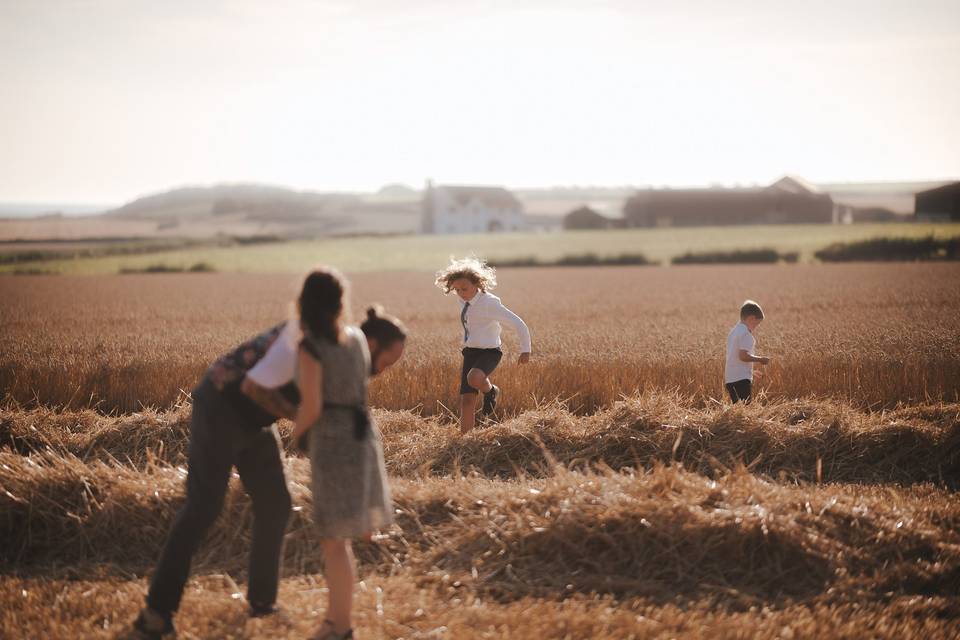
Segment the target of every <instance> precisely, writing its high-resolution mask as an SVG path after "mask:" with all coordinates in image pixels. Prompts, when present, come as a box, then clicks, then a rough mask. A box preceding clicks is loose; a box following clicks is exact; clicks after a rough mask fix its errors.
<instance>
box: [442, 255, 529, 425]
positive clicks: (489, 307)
mask: <svg viewBox="0 0 960 640" xmlns="http://www.w3.org/2000/svg"><path fill="white" fill-rule="evenodd" d="M436 285H437V286H438V287H440V289H441V290H442V291H443V292H444V293H450V292H456V294H457V297H459V298H460V324H461V326H462V329H463V367H462V368H461V373H460V432H461V433H467V432H469V431H470V430H471V429H473V427H474V425H475V424H476V415H475V414H476V410H477V404H478V403H479V396H480V394H483V405H482V407H481V409H480V412H481V413H482V414H483V415H484V416H489V415H491V414H492V413H493V411H494V409H496V407H497V398H498V396H499V395H500V388H499V387H498V386H496V385H495V384H493V383H492V382H490V377H489V376H490V374H492V373H493V370H494V369H496V368H497V365H498V364H500V358H502V357H503V353H502V352H501V351H500V345H501V342H500V331H501V327H500V323H501V322H507V323H509V324H510V325H512V326H513V328H514V330H515V331H516V332H517V335H518V336H519V338H520V357H519V358H518V360H517V361H518V362H519V363H520V364H526V363H527V362H529V361H530V348H531V347H530V330H529V329H528V328H527V325H526V324H525V323H524V321H523V320H521V319H520V317H519V316H518V315H517V314H515V313H514V312H512V311H510V309H507V308H506V307H505V306H503V303H502V302H500V298H498V297H497V296H495V295H493V294H491V293H490V289H493V288H494V287H495V286H497V276H496V271H494V269H493V267H490V266H488V265H487V264H486V263H484V262H483V261H482V260H480V259H478V258H475V257H468V258H464V259H463V260H451V261H450V264H449V265H448V266H447V268H446V269H443V270H441V271H439V272H437V279H436Z"/></svg>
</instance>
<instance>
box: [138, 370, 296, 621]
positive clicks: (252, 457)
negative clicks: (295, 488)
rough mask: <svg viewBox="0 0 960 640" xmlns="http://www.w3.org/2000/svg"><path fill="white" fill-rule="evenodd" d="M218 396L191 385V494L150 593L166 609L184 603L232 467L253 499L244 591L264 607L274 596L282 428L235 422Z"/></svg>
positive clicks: (154, 604) (206, 386) (282, 495)
mask: <svg viewBox="0 0 960 640" xmlns="http://www.w3.org/2000/svg"><path fill="white" fill-rule="evenodd" d="M219 396H220V394H219V393H217V392H216V391H215V390H214V389H213V387H212V386H211V385H210V383H209V382H206V381H205V382H203V383H201V384H200V386H198V387H197V388H196V389H195V390H194V396H193V415H192V417H191V422H190V448H189V452H188V465H187V466H188V470H187V501H186V503H185V504H184V505H183V507H182V508H181V509H180V512H179V513H178V514H177V517H176V520H175V521H174V523H173V528H172V529H171V530H170V535H169V537H168V538H167V543H166V545H165V546H164V548H163V553H162V554H161V556H160V562H159V563H158V565H157V569H156V572H154V574H153V580H152V582H151V583H150V592H149V593H148V595H147V605H149V606H150V607H151V608H152V609H154V610H156V611H159V612H161V613H167V614H169V613H173V612H174V611H176V610H177V609H178V608H179V606H180V598H181V597H182V595H183V588H184V585H185V584H186V582H187V576H188V575H189V573H190V561H191V559H192V558H193V554H194V553H195V552H196V550H197V547H199V545H200V542H201V541H202V540H203V537H204V534H205V533H206V532H207V530H208V529H209V528H210V525H212V524H213V522H214V521H215V520H216V519H217V516H218V515H219V514H220V510H221V509H222V508H223V499H224V497H225V495H226V492H227V485H228V483H229V480H230V470H231V468H232V467H233V466H236V467H237V471H238V473H239V474H240V480H241V481H242V482H243V486H244V489H245V490H246V492H247V494H249V495H250V498H251V501H252V503H253V546H252V549H251V550H250V578H249V584H248V587H247V598H248V601H249V602H250V603H251V604H257V605H264V606H267V605H271V604H273V603H274V602H275V601H276V599H277V582H278V580H279V577H280V553H281V550H282V546H283V534H284V531H285V529H286V527H287V520H288V519H289V517H290V507H291V501H290V493H289V492H288V491H287V483H286V478H285V477H284V475H283V465H282V463H281V458H280V442H279V435H278V434H277V430H276V427H275V426H274V427H267V428H263V429H260V430H253V429H249V428H244V427H243V426H241V425H239V424H236V422H237V421H236V420H235V419H234V417H233V416H234V414H233V412H232V411H231V408H230V406H229V405H227V404H226V402H224V401H223V400H222V399H221V398H220V397H219Z"/></svg>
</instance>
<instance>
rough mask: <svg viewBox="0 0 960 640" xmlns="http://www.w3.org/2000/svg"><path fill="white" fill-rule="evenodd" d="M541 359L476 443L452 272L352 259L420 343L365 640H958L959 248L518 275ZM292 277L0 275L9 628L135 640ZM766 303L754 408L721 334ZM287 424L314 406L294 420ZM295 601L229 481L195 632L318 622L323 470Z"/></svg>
mask: <svg viewBox="0 0 960 640" xmlns="http://www.w3.org/2000/svg"><path fill="white" fill-rule="evenodd" d="M499 280H500V287H499V288H498V289H497V290H496V293H498V294H499V295H500V296H501V297H502V299H503V301H504V303H505V304H507V306H509V307H510V308H512V309H513V310H514V311H516V312H517V313H518V314H519V315H521V316H522V317H523V318H524V319H525V320H526V321H527V323H528V324H529V325H530V327H531V331H532V333H533V339H534V358H533V361H532V362H531V364H530V365H527V366H524V367H521V366H519V365H517V364H515V363H514V362H513V360H514V356H515V355H516V349H515V344H516V343H515V339H514V337H513V336H512V335H511V334H509V331H508V330H506V329H505V333H506V334H507V338H506V349H505V350H506V352H507V357H506V358H505V359H504V364H503V365H502V366H501V368H500V369H498V371H497V373H496V374H495V380H496V381H497V383H498V384H500V385H501V386H502V387H503V389H504V396H503V398H504V399H503V406H502V412H501V419H500V420H499V421H498V422H496V423H495V424H492V425H490V426H488V427H486V428H484V429H481V430H478V431H476V432H474V433H473V434H471V435H469V436H467V437H460V436H459V435H458V432H457V429H456V426H455V424H454V416H453V414H452V413H451V412H450V410H449V408H453V407H455V406H456V384H457V374H458V367H459V360H458V352H457V348H458V337H459V323H458V317H457V310H458V307H457V305H456V303H455V301H453V300H452V299H445V298H444V296H443V295H442V294H441V293H440V292H439V290H437V289H436V288H435V287H434V286H433V284H432V276H431V274H430V273H423V272H401V273H366V274H357V275H354V276H353V277H351V281H352V283H353V290H352V308H353V310H354V314H355V315H356V316H357V317H359V313H360V312H361V311H362V309H363V307H364V306H365V305H366V304H368V303H371V302H380V303H382V304H383V305H384V306H385V307H386V308H387V309H388V311H391V312H393V313H395V314H396V315H398V316H400V317H401V318H402V319H403V320H404V321H405V322H406V323H407V325H408V327H409V329H410V339H409V344H408V351H407V353H406V355H405V356H404V359H403V360H402V361H401V362H400V363H399V364H398V365H397V367H396V368H395V369H393V370H392V371H390V372H388V373H387V374H385V375H384V376H382V377H381V378H380V379H378V380H376V381H375V383H374V384H373V387H372V398H371V401H372V404H373V405H374V406H375V407H376V410H375V418H376V422H377V424H378V426H379V427H380V429H381V432H382V434H383V439H384V451H385V456H386V461H387V467H388V472H389V474H390V476H391V485H392V488H393V492H394V502H395V504H394V506H395V509H396V523H395V524H394V525H393V526H392V527H391V528H390V529H389V530H386V531H383V532H381V534H380V535H379V536H377V537H375V539H374V540H372V541H370V542H362V543H358V545H357V547H356V550H357V556H358V560H359V565H360V577H361V582H360V584H359V585H358V586H357V591H356V594H357V595H356V598H357V599H356V605H355V620H354V623H355V627H356V629H357V637H358V638H363V639H373V638H376V639H386V638H404V639H413V638H439V639H460V638H464V639H473V638H514V639H527V638H544V639H546V638H568V639H571V640H573V639H579V638H634V639H638V640H639V639H641V638H662V639H667V638H783V639H788V638H789V639H793V638H891V639H893V638H897V639H900V638H955V637H958V635H960V501H958V500H957V493H956V492H957V490H958V489H960V398H958V391H960V319H958V316H960V265H950V264H896V265H874V264H846V265H789V266H788V265H781V266H723V267H684V268H680V267H672V268H660V267H623V268H621V267H597V268H571V269H562V268H556V269H548V268H544V269H504V270H502V271H501V272H500V274H499ZM298 285H299V277H298V276H297V275H291V274H275V275H270V274H256V275H241V274H170V275H127V276H104V277H66V276H51V277H45V276H44V277H39V276H38V277H17V278H14V277H4V278H0V299H2V300H3V304H2V305H0V389H2V394H3V402H2V404H0V638H8V637H9V638H122V637H125V635H126V633H127V631H128V630H129V625H130V622H131V621H132V619H133V618H134V617H135V615H136V612H137V610H138V609H139V607H140V606H141V604H142V599H143V596H144V594H145V590H146V585H147V579H148V577H149V575H150V572H151V571H152V568H153V564H154V562H155V561H156V559H157V556H158V553H159V550H160V548H161V545H162V544H163V540H164V536H165V534H166V531H167V529H168V527H169V526H170V524H171V522H172V519H173V517H174V515H175V513H176V510H177V508H178V507H179V505H180V504H182V501H183V482H184V477H185V474H186V444H187V441H188V435H189V416H190V399H189V395H188V394H189V391H190V389H191V388H192V386H193V385H194V384H195V383H196V381H197V380H198V379H199V377H200V376H201V375H202V373H203V371H204V369H205V367H206V366H207V365H208V364H209V362H210V361H212V360H213V359H214V358H216V357H217V356H218V355H220V354H221V353H222V352H224V351H225V350H226V349H228V348H229V347H230V346H232V345H234V344H236V343H238V342H239V341H241V340H243V339H244V338H247V337H249V336H250V335H252V334H254V333H256V332H258V331H260V330H262V329H264V328H266V327H268V326H270V325H272V324H273V323H275V322H278V321H280V320H281V319H283V318H284V317H285V315H286V314H287V313H288V311H289V303H290V300H292V299H293V297H294V295H295V293H296V291H297V287H298ZM748 297H749V298H754V299H756V300H758V301H759V302H760V303H761V304H762V305H763V306H764V310H765V312H766V315H767V319H766V320H765V321H764V323H763V324H762V325H761V327H760V329H759V331H758V349H757V350H758V352H760V353H762V354H764V355H769V356H771V357H772V358H773V363H772V364H771V365H770V367H769V368H767V369H766V370H763V371H762V372H761V373H760V374H759V376H758V378H757V382H758V387H759V389H760V390H761V393H760V397H759V399H758V401H757V402H755V403H753V404H752V405H749V406H743V405H738V406H730V405H729V404H728V403H727V402H726V401H725V398H724V396H723V388H722V384H721V383H722V367H723V350H724V339H725V336H726V333H727V331H728V330H729V329H730V327H731V326H732V325H733V324H734V323H735V322H736V320H737V314H736V310H737V307H738V305H739V303H740V302H742V300H743V299H745V298H748ZM280 428H281V432H282V433H284V434H287V433H289V429H290V424H289V423H288V422H286V421H281V424H280ZM285 468H286V471H287V474H288V479H289V482H290V487H291V494H292V496H293V499H294V505H295V510H294V514H293V517H292V518H291V521H290V523H289V526H288V534H287V539H286V543H285V547H284V558H283V570H282V582H281V589H280V599H281V604H282V605H283V607H284V612H283V614H281V615H279V616H271V617H268V618H264V619H257V620H251V619H248V618H247V616H246V614H245V605H244V602H243V594H244V593H245V589H244V581H245V579H246V571H247V569H246V555H247V552H248V550H249V544H250V522H251V519H252V513H251V509H250V502H249V499H248V498H247V497H246V496H245V495H244V493H243V488H242V485H241V484H240V483H239V481H238V480H236V479H235V480H233V481H232V484H231V490H230V492H229V495H228V498H227V502H226V505H225V507H224V511H223V514H222V515H221V517H220V519H219V520H218V521H217V523H216V524H215V525H214V527H213V530H212V531H211V532H210V534H209V536H208V539H207V541H206V542H205V544H204V545H203V546H202V547H201V550H200V552H199V553H198V555H197V557H196V558H195V562H194V566H193V569H194V573H193V575H192V578H191V580H190V582H189V583H188V587H187V592H186V595H185V598H184V602H183V606H182V608H181V610H180V612H179V614H178V616H177V618H176V623H177V627H178V630H179V636H178V637H179V638H188V639H193V638H197V639H199V638H210V639H213V638H251V639H253V638H257V639H259V638H263V639H266V638H283V639H293V638H306V637H309V634H310V633H311V632H312V631H313V630H314V629H315V628H316V627H317V626H318V625H319V622H320V620H322V618H323V608H324V607H323V605H324V600H325V582H324V579H323V570H322V563H321V561H320V554H319V549H318V539H317V537H316V535H315V534H314V532H313V529H312V526H311V524H310V522H311V517H310V514H311V510H312V498H311V494H310V488H309V486H310V485H309V463H308V462H307V461H306V460H304V459H303V458H301V457H299V456H297V455H291V456H290V457H288V459H287V460H286V461H285Z"/></svg>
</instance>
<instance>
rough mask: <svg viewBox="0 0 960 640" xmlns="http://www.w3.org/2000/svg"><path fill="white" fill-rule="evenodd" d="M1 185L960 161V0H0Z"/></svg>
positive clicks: (816, 168)
mask: <svg viewBox="0 0 960 640" xmlns="http://www.w3.org/2000/svg"><path fill="white" fill-rule="evenodd" d="M0 92H2V93H0V96H2V97H0V150H2V151H0V202H65V203H66V202H91V203H93V202H96V203H111V204H113V203H121V202H125V201H129V200H132V199H134V198H135V197H137V196H140V195H143V194H147V193H153V192H157V191H163V190H166V189H169V188H172V187H176V186H181V185H187V184H210V183H218V182H258V183H268V184H276V185H284V186H290V187H293V188H297V189H309V190H319V191H327V190H337V191H354V190H362V191H372V190H376V189H378V188H379V187H380V186H382V185H384V184H388V183H404V184H408V185H411V186H414V187H420V186H422V185H423V184H424V182H425V181H426V180H427V179H432V180H434V181H435V182H438V183H466V184H498V185H506V186H508V187H515V188H519V187H537V186H544V187H545V186H555V185H611V186H612V185H678V186H679V185H700V184H702V185H705V184H765V183H769V182H772V181H773V180H775V179H776V178H778V177H779V176H781V175H783V174H794V175H798V176H802V177H804V178H806V179H808V180H810V181H813V182H858V181H867V182H870V181H887V180H925V179H944V178H957V177H960V2H957V1H956V0H904V1H899V2H890V1H886V0H871V1H864V2H854V1H852V0H831V1H821V0H808V1H805V2H799V1H798V2H783V1H781V0H758V1H745V0H725V1H724V2H715V1H713V0H677V1H674V2H662V1H649V2H648V1H645V0H632V1H629V0H610V1H606V2H572V1H567V0H548V1H541V0H527V1H524V0H513V1H511V2H494V1H488V2H468V1H462V2H458V1H456V0H442V1H441V0H408V1H405V2H396V1H395V0H349V1H343V2H335V1H306V0H273V1H266V0H264V1H261V2H254V1H251V0H237V1H227V0H207V1H204V0H164V1H163V2H156V1H155V0H153V1H140V0H59V1H54V0H0Z"/></svg>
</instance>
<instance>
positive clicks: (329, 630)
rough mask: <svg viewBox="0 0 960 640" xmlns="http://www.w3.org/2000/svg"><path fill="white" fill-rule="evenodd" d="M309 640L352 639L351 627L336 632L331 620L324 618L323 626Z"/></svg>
mask: <svg viewBox="0 0 960 640" xmlns="http://www.w3.org/2000/svg"><path fill="white" fill-rule="evenodd" d="M311 640H353V629H347V630H346V631H344V632H343V633H337V632H336V631H334V630H333V622H331V621H330V620H324V621H323V626H322V627H320V630H319V631H317V633H316V634H315V635H314V636H313V637H312V638H311Z"/></svg>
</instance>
